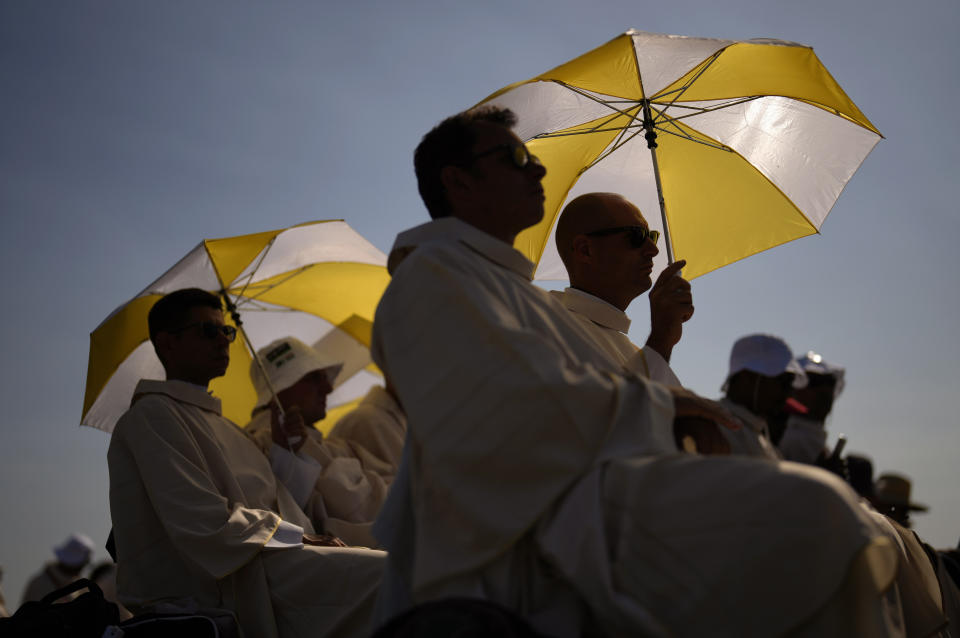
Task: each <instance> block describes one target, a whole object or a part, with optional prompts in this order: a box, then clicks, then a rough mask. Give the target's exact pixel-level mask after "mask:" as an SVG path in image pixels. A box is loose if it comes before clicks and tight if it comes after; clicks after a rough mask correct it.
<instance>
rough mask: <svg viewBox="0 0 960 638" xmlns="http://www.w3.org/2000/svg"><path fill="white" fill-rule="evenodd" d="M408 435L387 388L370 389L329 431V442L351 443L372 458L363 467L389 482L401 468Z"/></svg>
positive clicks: (405, 424) (401, 411)
mask: <svg viewBox="0 0 960 638" xmlns="http://www.w3.org/2000/svg"><path fill="white" fill-rule="evenodd" d="M406 434H407V416H406V415H405V414H404V413H403V409H402V408H401V407H400V405H399V404H398V403H397V402H396V400H395V399H394V398H393V397H392V396H390V393H389V392H387V391H386V390H385V389H384V388H382V387H380V386H378V385H375V386H373V387H371V388H370V390H369V391H368V392H367V394H366V395H365V396H364V397H363V399H362V400H361V401H360V403H358V404H357V407H356V408H354V409H353V410H351V411H350V412H347V413H346V414H344V415H343V416H342V417H341V418H340V420H339V421H337V424H336V425H334V426H333V429H332V430H331V431H330V438H333V439H340V440H343V441H349V442H350V443H351V444H354V445H357V446H359V447H361V448H363V449H364V450H366V451H367V452H369V453H370V455H372V456H373V458H370V457H369V456H367V457H364V463H365V464H366V465H367V466H368V467H370V468H371V469H375V470H376V471H377V472H379V473H380V474H381V475H382V476H383V477H384V479H386V480H387V481H388V482H389V481H392V480H393V477H394V476H396V474H397V468H398V467H399V466H400V456H401V455H402V453H403V439H404V438H405V437H406Z"/></svg>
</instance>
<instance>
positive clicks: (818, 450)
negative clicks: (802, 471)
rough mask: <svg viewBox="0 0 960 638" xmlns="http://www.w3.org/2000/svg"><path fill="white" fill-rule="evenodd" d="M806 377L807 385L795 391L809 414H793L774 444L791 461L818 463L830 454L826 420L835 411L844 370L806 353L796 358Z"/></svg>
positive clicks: (842, 383)
mask: <svg viewBox="0 0 960 638" xmlns="http://www.w3.org/2000/svg"><path fill="white" fill-rule="evenodd" d="M797 365H798V366H800V367H801V368H802V369H803V371H804V373H805V374H806V377H807V384H806V385H805V386H804V387H802V388H796V389H794V391H793V398H794V399H796V400H797V401H798V402H799V403H800V404H801V405H803V406H804V407H805V408H806V410H807V412H806V413H804V414H791V415H790V416H789V417H788V418H787V421H786V424H785V426H784V431H783V435H782V436H781V437H780V440H779V441H775V442H776V444H777V448H778V449H779V450H780V452H781V454H783V458H785V459H787V460H788V461H796V462H798V463H811V464H813V463H818V461H822V460H823V459H825V458H826V457H827V456H828V454H829V452H828V451H827V449H826V442H827V429H826V421H827V417H828V416H829V415H830V412H831V410H833V403H834V401H836V400H837V397H839V396H840V393H841V392H843V388H844V374H845V370H844V369H843V368H842V367H840V366H838V365H834V364H832V363H829V362H827V361H826V360H824V358H823V357H822V356H820V355H819V354H817V353H816V352H813V351H812V350H811V351H809V352H807V353H806V354H805V355H803V356H801V357H797Z"/></svg>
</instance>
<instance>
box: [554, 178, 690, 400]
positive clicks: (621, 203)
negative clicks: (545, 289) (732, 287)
mask: <svg viewBox="0 0 960 638" xmlns="http://www.w3.org/2000/svg"><path fill="white" fill-rule="evenodd" d="M555 239H556V242H557V252H559V253H560V258H561V259H562V260H563V265H564V267H565V268H566V269H567V274H568V275H569V276H570V287H569V288H567V289H566V290H564V291H563V292H560V291H553V292H551V294H552V295H553V296H554V297H555V298H556V299H557V300H558V301H560V303H562V304H563V305H564V306H565V307H566V308H567V310H569V311H570V312H572V313H573V316H574V317H576V318H577V319H578V320H580V322H581V323H582V324H583V327H584V328H585V329H586V331H587V332H589V333H590V336H592V337H593V338H594V339H595V340H596V342H597V345H598V347H600V349H601V350H603V351H604V352H606V353H607V354H609V355H610V356H611V357H613V358H614V359H615V360H616V361H618V362H619V363H621V364H625V365H627V364H628V362H629V364H630V365H631V367H635V368H636V372H637V373H638V374H641V375H643V376H645V377H649V378H651V379H653V380H654V381H659V382H661V383H664V384H666V385H680V380H679V379H677V377H676V375H675V374H674V373H673V370H671V369H670V363H669V362H670V355H671V354H672V353H673V347H674V346H675V345H676V344H677V342H678V341H680V337H681V335H682V334H683V323H684V322H685V321H688V320H689V319H690V318H691V317H692V316H693V297H692V295H691V292H690V283H689V282H688V281H687V280H686V279H684V278H683V277H681V276H680V274H679V273H680V269H681V268H682V267H683V266H684V265H685V264H686V262H685V261H683V260H680V261H677V262H674V263H672V264H670V265H669V266H667V267H666V268H665V269H664V270H663V272H661V273H660V276H659V277H658V278H657V283H656V284H653V282H652V281H651V280H650V273H651V271H652V270H653V258H654V257H656V256H657V254H659V252H660V250H659V249H658V248H657V239H659V237H658V236H657V235H656V234H651V233H650V227H649V225H648V224H647V220H646V219H644V218H643V214H642V213H641V212H640V209H639V208H637V207H636V206H635V205H633V204H632V203H630V202H629V201H628V200H626V199H624V198H623V197H621V196H620V195H617V194H615V193H587V194H586V195H581V196H580V197H577V198H576V199H574V200H573V201H572V202H570V203H569V204H567V206H566V207H565V208H564V209H563V212H562V213H561V214H560V219H559V220H558V221H557V232H556V236H555ZM651 285H652V286H653V288H652V289H651ZM647 290H650V336H649V337H647V341H646V344H645V345H644V347H643V348H638V347H637V346H635V345H634V344H633V342H631V341H630V338H629V337H627V331H628V330H630V317H628V316H627V313H626V310H627V306H629V305H630V302H632V301H633V300H634V299H635V298H637V297H639V296H640V295H641V294H643V293H644V292H646V291H647ZM638 352H640V353H641V354H640V356H639V357H637V356H636V355H637V353H638Z"/></svg>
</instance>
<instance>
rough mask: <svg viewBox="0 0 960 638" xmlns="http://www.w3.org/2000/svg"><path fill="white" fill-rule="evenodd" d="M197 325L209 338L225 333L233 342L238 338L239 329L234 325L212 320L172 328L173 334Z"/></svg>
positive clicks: (228, 339) (201, 332)
mask: <svg viewBox="0 0 960 638" xmlns="http://www.w3.org/2000/svg"><path fill="white" fill-rule="evenodd" d="M194 326H197V327H199V328H200V334H202V335H203V336H204V337H206V338H207V339H216V338H217V337H218V336H220V335H223V336H224V337H226V338H227V341H229V342H230V343H233V340H234V339H236V338H237V329H236V328H234V327H233V326H227V325H223V324H219V323H213V322H212V321H197V322H196V323H188V324H187V325H185V326H183V327H182V328H179V329H177V330H172V331H171V332H172V333H173V334H177V333H178V332H183V331H184V330H189V329H190V328H193V327H194Z"/></svg>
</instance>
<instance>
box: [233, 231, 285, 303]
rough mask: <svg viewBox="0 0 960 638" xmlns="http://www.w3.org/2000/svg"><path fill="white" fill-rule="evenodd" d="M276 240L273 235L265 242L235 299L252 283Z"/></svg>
mask: <svg viewBox="0 0 960 638" xmlns="http://www.w3.org/2000/svg"><path fill="white" fill-rule="evenodd" d="M276 240H277V236H276V235H274V236H273V237H271V238H270V241H269V242H267V245H266V246H264V248H263V250H261V251H260V256H259V258H258V259H257V264H256V265H255V266H254V267H253V270H251V271H250V274H249V275H247V281H246V282H244V284H243V288H241V289H240V292H238V293H237V299H239V298H240V297H242V296H243V293H245V292H246V291H247V287H248V286H249V285H250V282H252V281H253V276H254V275H256V274H257V271H258V270H259V269H260V264H262V263H263V260H264V259H266V258H267V253H269V252H270V249H271V248H273V242H275V241H276Z"/></svg>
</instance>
